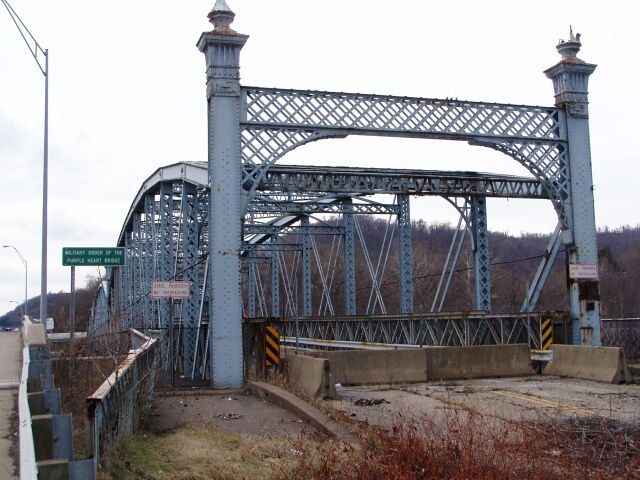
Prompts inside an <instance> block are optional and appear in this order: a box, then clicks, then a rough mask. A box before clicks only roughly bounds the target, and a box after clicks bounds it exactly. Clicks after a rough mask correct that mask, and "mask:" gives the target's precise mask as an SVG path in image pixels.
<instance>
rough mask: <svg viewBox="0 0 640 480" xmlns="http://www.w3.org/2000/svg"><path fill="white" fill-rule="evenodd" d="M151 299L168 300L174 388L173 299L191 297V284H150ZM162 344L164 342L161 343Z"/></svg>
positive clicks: (176, 282)
mask: <svg viewBox="0 0 640 480" xmlns="http://www.w3.org/2000/svg"><path fill="white" fill-rule="evenodd" d="M150 295H151V297H152V298H155V299H160V298H167V299H169V342H170V347H169V362H168V363H169V365H170V368H171V387H172V388H173V387H175V376H174V373H175V370H176V369H175V365H174V364H173V362H174V330H175V328H174V324H173V299H174V298H189V297H191V282H178V281H155V282H151V292H150ZM163 343H164V342H163Z"/></svg>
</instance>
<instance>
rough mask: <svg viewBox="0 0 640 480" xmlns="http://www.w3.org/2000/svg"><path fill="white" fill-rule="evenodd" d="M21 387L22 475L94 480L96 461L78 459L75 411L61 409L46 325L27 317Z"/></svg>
mask: <svg viewBox="0 0 640 480" xmlns="http://www.w3.org/2000/svg"><path fill="white" fill-rule="evenodd" d="M23 340H24V349H23V354H22V355H23V356H22V358H23V363H22V375H21V381H20V387H19V391H18V415H19V418H20V478H21V479H22V480H37V479H39V480H47V479H56V480H57V479H69V480H93V479H94V478H95V475H94V471H93V468H92V467H93V462H92V460H91V459H88V460H74V458H73V437H72V427H71V414H62V413H61V412H60V390H59V389H56V388H54V387H53V374H52V368H51V358H50V357H49V351H48V349H47V345H46V340H45V334H44V327H43V325H41V324H33V323H31V321H29V320H28V319H25V321H24V324H23Z"/></svg>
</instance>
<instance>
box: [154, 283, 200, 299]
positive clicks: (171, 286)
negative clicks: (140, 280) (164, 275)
mask: <svg viewBox="0 0 640 480" xmlns="http://www.w3.org/2000/svg"><path fill="white" fill-rule="evenodd" d="M151 296H152V297H153V298H189V297H190V296H191V283H190V282H151Z"/></svg>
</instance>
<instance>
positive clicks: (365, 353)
mask: <svg viewBox="0 0 640 480" xmlns="http://www.w3.org/2000/svg"><path fill="white" fill-rule="evenodd" d="M309 354H310V355H313V356H315V357H322V358H326V359H328V360H329V361H330V362H331V373H332V374H333V379H334V381H335V382H336V383H341V384H343V385H367V384H382V383H388V384H393V383H419V382H426V381H427V364H426V360H425V351H424V349H422V348H399V349H394V350H341V351H321V350H316V351H314V352H313V353H309Z"/></svg>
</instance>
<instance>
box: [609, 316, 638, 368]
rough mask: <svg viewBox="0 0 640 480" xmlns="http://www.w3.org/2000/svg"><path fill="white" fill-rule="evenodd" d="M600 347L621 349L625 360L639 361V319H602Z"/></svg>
mask: <svg viewBox="0 0 640 480" xmlns="http://www.w3.org/2000/svg"><path fill="white" fill-rule="evenodd" d="M601 335H602V345H603V346H605V347H623V348H624V351H625V353H626V354H627V359H629V360H631V361H640V318H603V319H602V327H601Z"/></svg>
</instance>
